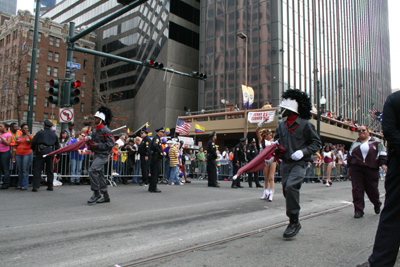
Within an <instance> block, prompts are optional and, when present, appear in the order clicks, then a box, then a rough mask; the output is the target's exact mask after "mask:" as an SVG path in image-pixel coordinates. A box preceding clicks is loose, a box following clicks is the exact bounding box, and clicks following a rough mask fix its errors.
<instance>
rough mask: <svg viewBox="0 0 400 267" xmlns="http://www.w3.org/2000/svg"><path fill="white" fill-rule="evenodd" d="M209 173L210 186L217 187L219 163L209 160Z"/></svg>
mask: <svg viewBox="0 0 400 267" xmlns="http://www.w3.org/2000/svg"><path fill="white" fill-rule="evenodd" d="M207 173H208V185H209V186H216V185H217V162H216V161H215V160H208V159H207Z"/></svg>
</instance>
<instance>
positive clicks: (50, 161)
mask: <svg viewBox="0 0 400 267" xmlns="http://www.w3.org/2000/svg"><path fill="white" fill-rule="evenodd" d="M52 126H53V123H52V122H51V121H49V120H45V121H44V129H43V130H41V131H39V132H38V133H37V134H36V135H35V136H34V137H33V139H32V145H31V148H32V149H33V150H34V151H36V158H35V164H34V167H33V184H32V185H33V189H32V192H37V190H38V189H39V185H40V179H41V174H42V170H43V167H44V164H45V163H46V175H47V190H48V191H53V180H54V155H53V156H47V157H45V158H44V157H43V155H46V154H48V153H50V152H52V151H54V150H57V149H59V148H60V144H59V143H58V138H57V135H56V134H55V133H54V132H53V131H52V130H51V127H52Z"/></svg>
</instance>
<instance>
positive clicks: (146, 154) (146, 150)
mask: <svg viewBox="0 0 400 267" xmlns="http://www.w3.org/2000/svg"><path fill="white" fill-rule="evenodd" d="M140 137H141V138H142V142H141V143H140V145H139V154H140V167H141V169H142V181H141V182H139V184H140V185H145V186H147V185H148V184H149V168H150V142H151V139H150V137H149V136H148V135H147V130H146V128H143V129H142V131H141V132H140Z"/></svg>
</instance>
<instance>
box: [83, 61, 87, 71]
mask: <svg viewBox="0 0 400 267" xmlns="http://www.w3.org/2000/svg"><path fill="white" fill-rule="evenodd" d="M86 67H87V60H86V59H84V60H83V68H84V69H86Z"/></svg>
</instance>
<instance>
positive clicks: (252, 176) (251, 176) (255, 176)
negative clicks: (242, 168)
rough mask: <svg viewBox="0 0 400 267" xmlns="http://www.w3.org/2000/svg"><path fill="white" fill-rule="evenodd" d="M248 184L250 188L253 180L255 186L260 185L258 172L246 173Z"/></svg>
mask: <svg viewBox="0 0 400 267" xmlns="http://www.w3.org/2000/svg"><path fill="white" fill-rule="evenodd" d="M248 175H249V176H248V178H247V179H248V182H249V186H252V182H253V180H254V182H255V183H256V185H259V184H260V180H259V179H258V172H251V173H248Z"/></svg>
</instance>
